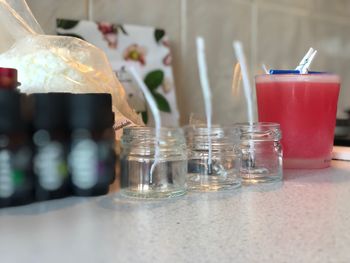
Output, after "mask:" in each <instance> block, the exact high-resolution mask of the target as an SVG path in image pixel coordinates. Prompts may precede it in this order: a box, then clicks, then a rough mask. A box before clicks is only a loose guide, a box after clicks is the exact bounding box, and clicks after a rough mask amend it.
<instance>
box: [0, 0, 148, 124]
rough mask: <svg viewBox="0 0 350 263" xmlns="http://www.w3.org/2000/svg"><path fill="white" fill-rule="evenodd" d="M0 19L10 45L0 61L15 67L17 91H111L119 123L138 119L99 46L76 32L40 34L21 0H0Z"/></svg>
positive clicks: (40, 30)
mask: <svg viewBox="0 0 350 263" xmlns="http://www.w3.org/2000/svg"><path fill="white" fill-rule="evenodd" d="M0 23H1V28H0V29H2V31H4V32H1V33H2V35H3V36H5V39H2V42H3V43H6V44H7V45H8V46H10V45H11V46H10V48H8V49H7V50H6V51H5V52H3V53H2V54H1V55H0V66H1V67H11V68H16V69H17V70H18V77H19V82H21V86H20V87H19V90H20V91H21V92H23V93H37V92H71V93H110V94H111V95H112V99H113V108H114V109H113V111H114V112H115V115H116V126H117V127H122V126H124V125H129V124H138V125H140V124H142V120H141V118H140V117H139V116H138V115H137V114H136V113H135V112H134V111H133V110H132V109H131V108H130V107H129V105H128V103H127V100H126V95H125V91H124V89H123V87H122V85H121V84H120V82H119V80H118V79H117V78H116V76H115V74H114V73H113V71H112V68H111V66H110V64H109V61H108V59H107V57H106V55H105V53H104V52H103V51H102V50H100V49H99V48H97V47H95V46H93V45H91V44H89V43H87V42H85V41H83V40H81V39H78V38H73V37H66V36H50V35H44V33H43V30H42V29H41V27H40V25H39V24H38V22H37V21H36V20H35V18H34V16H33V15H32V13H31V11H30V9H29V7H28V6H27V4H26V2H25V0H0ZM3 33H4V34H3ZM0 47H1V48H2V50H4V49H6V46H4V44H3V46H0ZM118 123H119V124H118Z"/></svg>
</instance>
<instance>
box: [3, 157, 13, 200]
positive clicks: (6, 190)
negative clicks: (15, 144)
mask: <svg viewBox="0 0 350 263" xmlns="http://www.w3.org/2000/svg"><path fill="white" fill-rule="evenodd" d="M14 192H15V185H14V182H13V179H12V168H11V156H10V152H9V151H8V150H3V151H0V197H1V198H7V197H10V196H11V195H12V194H13V193H14Z"/></svg>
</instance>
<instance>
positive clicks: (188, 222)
mask: <svg viewBox="0 0 350 263" xmlns="http://www.w3.org/2000/svg"><path fill="white" fill-rule="evenodd" d="M284 175H285V181H284V183H283V184H282V183H281V184H277V185H276V184H275V185H260V186H256V187H244V188H242V189H241V190H238V191H236V192H225V193H224V192H222V193H208V194H189V195H187V196H184V197H181V198H176V199H172V200H165V201H130V200H126V199H123V198H120V197H119V196H118V195H109V196H102V197H97V198H74V197H72V198H66V199H62V200H56V201H50V202H44V203H39V204H33V205H29V206H24V207H18V208H8V209H2V210H0V262H1V263H12V262H15V263H20V262H26V263H31V262H33V263H34V262H35V263H38V262H50V263H52V262H53V263H55V262H57V263H68V262H74V263H76V262H81V263H85V262H92V263H98V262H308V263H309V262H350V162H341V161H334V162H333V163H332V168H329V169H323V170H308V171H306V170H304V171H297V170H294V171H293V170H289V171H285V174H284Z"/></svg>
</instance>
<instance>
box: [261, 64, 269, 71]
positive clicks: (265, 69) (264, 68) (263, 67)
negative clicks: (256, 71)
mask: <svg viewBox="0 0 350 263" xmlns="http://www.w3.org/2000/svg"><path fill="white" fill-rule="evenodd" d="M261 67H262V69H263V70H264V72H265V74H270V73H269V70H268V69H267V67H266V65H265V64H264V63H263V64H262V65H261Z"/></svg>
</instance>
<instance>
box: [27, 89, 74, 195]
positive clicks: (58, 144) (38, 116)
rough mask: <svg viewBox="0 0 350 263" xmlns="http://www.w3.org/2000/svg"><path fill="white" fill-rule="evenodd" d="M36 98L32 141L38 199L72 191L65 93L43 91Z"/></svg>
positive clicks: (67, 193)
mask: <svg viewBox="0 0 350 263" xmlns="http://www.w3.org/2000/svg"><path fill="white" fill-rule="evenodd" d="M31 97H32V99H33V108H34V114H33V127H34V132H33V136H32V139H33V143H34V146H35V156H34V159H33V169H34V173H35V196H36V200H38V201H43V200H50V199H56V198H62V197H66V196H69V195H71V191H70V180H69V174H68V167H67V151H68V147H69V132H68V129H67V117H66V116H67V112H66V101H67V97H68V94H66V93H40V94H33V95H31Z"/></svg>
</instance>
